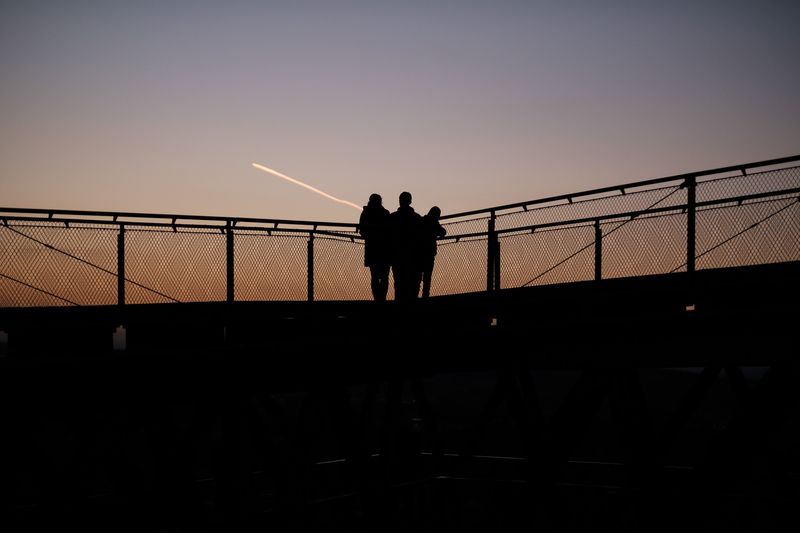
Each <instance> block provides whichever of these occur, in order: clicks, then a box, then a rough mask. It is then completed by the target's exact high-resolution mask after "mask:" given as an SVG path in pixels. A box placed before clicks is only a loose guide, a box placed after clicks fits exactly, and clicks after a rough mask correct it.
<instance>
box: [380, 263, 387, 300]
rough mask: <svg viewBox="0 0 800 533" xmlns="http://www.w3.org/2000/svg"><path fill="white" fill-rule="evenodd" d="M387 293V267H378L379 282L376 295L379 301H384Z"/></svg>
mask: <svg viewBox="0 0 800 533" xmlns="http://www.w3.org/2000/svg"><path fill="white" fill-rule="evenodd" d="M388 293H389V265H381V267H380V280H379V285H378V295H379V296H380V301H382V302H383V301H386V295H387V294H388Z"/></svg>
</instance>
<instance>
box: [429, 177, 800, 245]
mask: <svg viewBox="0 0 800 533" xmlns="http://www.w3.org/2000/svg"><path fill="white" fill-rule="evenodd" d="M792 194H797V195H798V197H797V198H796V199H795V201H800V188H793V189H784V190H781V191H772V192H766V193H758V194H748V195H745V196H735V197H731V198H721V199H716V200H707V201H704V202H696V203H695V207H696V208H697V209H702V208H704V207H713V206H716V205H724V204H730V203H734V202H737V203H742V202H747V201H749V200H759V199H763V198H771V197H776V196H787V195H792ZM688 207H689V205H688V204H675V205H668V206H664V207H651V208H649V209H638V210H636V211H627V212H623V213H611V214H606V215H594V216H589V217H583V218H574V219H570V220H560V221H555V222H543V223H541V224H529V225H526V226H517V227H514V228H504V229H499V230H495V233H496V234H497V235H502V234H505V233H515V232H519V231H531V230H537V229H544V228H555V227H559V226H578V225H581V224H588V223H592V222H596V221H600V222H602V221H604V220H616V219H624V218H627V219H633V218H637V217H641V216H642V215H655V214H660V213H669V212H674V211H681V212H684V211H686V209H688ZM487 234H488V232H487V231H478V232H473V233H461V234H458V235H447V236H446V237H442V238H441V239H439V240H441V241H449V240H460V239H469V238H475V237H484V236H486V235H487Z"/></svg>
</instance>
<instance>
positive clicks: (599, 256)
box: [594, 218, 603, 280]
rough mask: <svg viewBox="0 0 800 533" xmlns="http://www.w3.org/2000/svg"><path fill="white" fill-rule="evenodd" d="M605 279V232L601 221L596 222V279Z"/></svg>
mask: <svg viewBox="0 0 800 533" xmlns="http://www.w3.org/2000/svg"><path fill="white" fill-rule="evenodd" d="M602 278H603V230H602V228H600V219H599V218H598V219H597V220H595V221H594V279H595V280H600V279H602Z"/></svg>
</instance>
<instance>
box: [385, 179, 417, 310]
mask: <svg viewBox="0 0 800 533" xmlns="http://www.w3.org/2000/svg"><path fill="white" fill-rule="evenodd" d="M421 222H422V217H421V216H419V215H418V214H417V213H416V212H414V208H413V207H411V193H408V192H403V193H401V194H400V207H398V208H397V211H395V212H394V213H392V214H391V215H390V216H389V228H390V230H391V237H392V241H391V242H392V254H391V256H392V274H393V276H394V299H395V300H397V301H409V300H414V299H416V298H417V296H418V295H419V283H420V279H421V277H422V269H421V267H420V261H419V248H420V246H419V238H420V237H419V231H420V225H421Z"/></svg>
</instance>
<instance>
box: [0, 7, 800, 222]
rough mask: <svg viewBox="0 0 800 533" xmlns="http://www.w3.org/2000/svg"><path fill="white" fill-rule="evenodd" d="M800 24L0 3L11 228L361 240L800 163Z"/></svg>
mask: <svg viewBox="0 0 800 533" xmlns="http://www.w3.org/2000/svg"><path fill="white" fill-rule="evenodd" d="M799 53H800V2H789V1H785V0H761V1H736V0H728V1H708V2H704V1H691V2H689V1H677V0H672V1H669V2H666V1H664V2H647V1H640V2H634V1H597V2H589V1H583V2H580V1H559V2H555V1H553V2H543V1H541V2H540V1H533V0H532V1H521V0H516V1H510V0H496V1H491V2H489V1H430V2H421V1H414V0H410V1H404V2H400V1H396V2H395V1H392V2H389V1H386V2H383V1H371V2H367V1H363V2H357V1H347V2H343V1H337V0H330V1H320V2H306V1H302V0H300V1H298V0H294V1H285V2H277V1H275V2H271V1H235V0H229V1H224V2H223V1H191V2H190V1H177V0H172V1H169V0H159V1H155V0H141V1H135V2H134V1H101V0H97V1H80V0H74V1H68V0H62V1H37V0H20V1H13V0H11V1H4V2H2V4H1V5H0V73H1V75H2V84H0V206H3V207H30V208H50V209H87V210H111V211H137V212H157V213H181V214H202V215H223V216H249V217H268V218H291V219H303V220H331V221H343V222H349V221H355V220H357V217H358V212H357V211H356V210H355V209H353V208H352V207H350V206H347V205H344V204H341V203H336V202H333V201H331V200H329V199H326V198H324V197H322V196H320V195H316V194H314V193H313V192H312V191H309V190H308V189H304V188H301V187H299V186H297V185H295V184H292V183H290V182H288V181H286V180H283V179H280V178H278V177H276V176H274V175H270V174H268V173H266V172H262V171H259V170H258V169H257V168H255V167H253V166H252V163H259V164H262V165H266V166H268V167H270V168H273V169H275V170H277V171H279V172H282V173H285V174H287V175H289V176H292V177H294V178H297V179H300V180H302V181H304V182H306V183H308V184H310V185H312V186H313V187H316V188H318V189H320V190H322V191H325V192H327V193H329V194H331V195H333V196H335V197H337V198H340V199H343V200H347V201H351V202H354V203H356V204H358V205H363V204H364V203H366V200H367V197H368V196H369V194H370V193H372V192H378V193H380V194H382V195H383V197H384V204H385V205H386V206H387V207H388V208H389V209H395V208H396V207H397V196H398V194H399V193H400V192H401V191H403V190H408V191H411V192H412V194H413V195H414V206H415V207H416V208H417V209H418V210H419V211H427V209H428V207H430V206H431V205H434V204H436V205H439V206H440V207H441V208H442V211H443V212H444V213H453V212H456V211H464V210H469V209H477V208H481V207H488V206H491V205H498V204H504V203H510V202H517V201H523V200H530V199H535V198H539V197H543V196H549V195H553V194H561V193H568V192H576V191H580V190H584V189H589V188H595V187H602V186H606V185H616V184H619V183H624V182H629V181H636V180H641V179H648V178H656V177H660V176H664V175H670V174H678V173H682V172H687V171H691V170H699V169H704V168H713V167H717V166H723V165H729V164H736V163H744V162H748V161H755V160H760V159H770V158H776V157H782V156H788V155H794V154H798V153H800V98H799V97H798V93H800V67H799V66H798V65H799V64H800V62H798V56H799V55H800V54H799Z"/></svg>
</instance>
